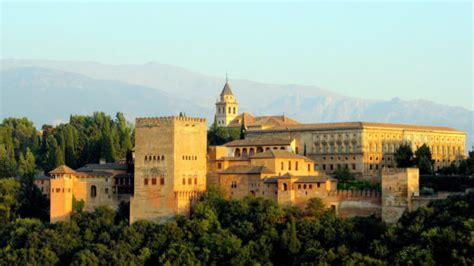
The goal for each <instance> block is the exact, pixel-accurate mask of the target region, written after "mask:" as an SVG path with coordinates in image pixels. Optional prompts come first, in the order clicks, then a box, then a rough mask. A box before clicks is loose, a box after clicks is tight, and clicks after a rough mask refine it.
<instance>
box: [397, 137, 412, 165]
mask: <svg viewBox="0 0 474 266" xmlns="http://www.w3.org/2000/svg"><path fill="white" fill-rule="evenodd" d="M395 162H396V163H397V167H400V168H407V167H412V166H414V165H415V162H414V161H413V150H412V149H411V145H410V143H408V142H405V143H402V144H400V146H399V147H398V148H397V150H396V151H395Z"/></svg>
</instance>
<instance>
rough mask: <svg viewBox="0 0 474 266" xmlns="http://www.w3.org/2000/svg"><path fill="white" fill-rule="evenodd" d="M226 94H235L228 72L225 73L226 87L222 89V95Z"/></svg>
mask: <svg viewBox="0 0 474 266" xmlns="http://www.w3.org/2000/svg"><path fill="white" fill-rule="evenodd" d="M224 95H234V94H233V93H232V90H231V89H230V85H229V77H228V75H227V72H226V73H225V85H224V88H223V89H222V92H221V96H224Z"/></svg>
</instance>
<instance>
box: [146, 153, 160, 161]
mask: <svg viewBox="0 0 474 266" xmlns="http://www.w3.org/2000/svg"><path fill="white" fill-rule="evenodd" d="M163 160H165V156H164V155H145V162H146V161H163Z"/></svg>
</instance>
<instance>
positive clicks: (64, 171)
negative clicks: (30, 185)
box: [49, 165, 76, 174]
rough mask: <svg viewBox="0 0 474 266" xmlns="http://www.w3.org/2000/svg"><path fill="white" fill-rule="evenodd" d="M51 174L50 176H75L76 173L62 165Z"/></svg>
mask: <svg viewBox="0 0 474 266" xmlns="http://www.w3.org/2000/svg"><path fill="white" fill-rule="evenodd" d="M49 173H50V174H75V173H76V171H74V170H72V169H71V168H69V167H67V166H66V165H61V166H58V167H56V168H55V169H54V170H52V171H51V172H49Z"/></svg>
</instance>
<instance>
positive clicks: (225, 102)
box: [216, 75, 239, 127]
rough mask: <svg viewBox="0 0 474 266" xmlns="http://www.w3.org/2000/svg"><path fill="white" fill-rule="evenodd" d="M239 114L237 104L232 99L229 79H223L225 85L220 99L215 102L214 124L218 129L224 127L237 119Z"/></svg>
mask: <svg viewBox="0 0 474 266" xmlns="http://www.w3.org/2000/svg"><path fill="white" fill-rule="evenodd" d="M238 113H239V104H238V103H237V101H236V100H235V98H234V94H233V93H232V90H231V89H230V85H229V79H228V78H227V75H226V78H225V85H224V88H223V89H222V92H221V95H220V98H219V99H218V100H217V101H216V122H217V126H219V127H226V126H228V125H229V123H230V122H231V121H232V120H234V118H235V117H237V115H238Z"/></svg>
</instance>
